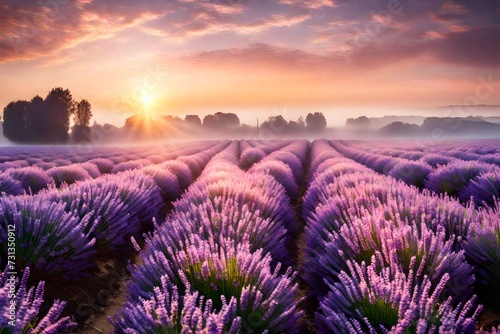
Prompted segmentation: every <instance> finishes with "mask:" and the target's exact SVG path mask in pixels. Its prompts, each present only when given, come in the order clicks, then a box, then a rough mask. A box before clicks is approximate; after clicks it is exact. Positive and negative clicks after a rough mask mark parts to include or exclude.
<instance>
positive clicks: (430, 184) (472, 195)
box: [331, 141, 500, 207]
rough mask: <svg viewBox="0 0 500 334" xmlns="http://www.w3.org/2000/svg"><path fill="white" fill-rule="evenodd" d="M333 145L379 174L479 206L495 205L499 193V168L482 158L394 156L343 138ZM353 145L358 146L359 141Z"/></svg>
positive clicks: (413, 154) (416, 154)
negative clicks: (414, 159)
mask: <svg viewBox="0 0 500 334" xmlns="http://www.w3.org/2000/svg"><path fill="white" fill-rule="evenodd" d="M331 144H332V146H333V147H335V148H336V149H337V150H339V151H340V152H341V153H342V154H344V155H345V156H347V157H349V158H352V159H354V160H355V161H357V162H360V163H362V164H364V165H366V166H367V167H369V168H372V169H373V170H375V171H377V172H379V173H382V174H385V175H390V176H392V177H394V178H396V179H398V180H401V181H403V182H405V183H406V184H408V185H413V186H416V187H419V188H421V189H423V188H427V189H429V190H432V191H434V192H436V193H441V194H448V195H450V196H453V197H457V198H459V199H460V200H461V201H462V202H464V203H465V202H468V201H469V200H471V199H472V200H473V201H474V203H475V204H476V205H477V206H480V205H483V204H484V205H486V206H489V207H494V206H495V205H496V201H497V199H498V198H499V196H500V168H499V167H498V166H497V165H496V164H491V163H486V162H482V161H480V160H479V159H478V160H471V159H466V160H460V159H458V158H456V157H453V158H448V157H447V156H446V155H437V154H435V153H433V154H429V155H427V154H425V153H422V152H420V153H415V152H411V151H410V152H406V153H407V155H405V154H399V155H398V157H394V156H391V155H381V154H378V153H373V151H374V150H369V146H368V145H367V144H366V145H367V148H361V149H359V148H353V147H348V146H347V145H346V143H345V142H341V141H332V143H331ZM349 144H352V143H349ZM354 146H357V147H359V146H360V144H359V143H358V144H354ZM361 146H363V145H361ZM367 150H368V151H367ZM377 152H380V150H377ZM382 152H383V151H382ZM392 155H397V154H396V153H393V154H392ZM455 155H456V156H460V155H459V154H455ZM466 155H467V154H465V153H464V154H462V156H466ZM469 155H470V153H469ZM404 156H407V157H413V158H418V160H417V161H413V160H408V159H405V158H403V157H404ZM476 156H478V154H476Z"/></svg>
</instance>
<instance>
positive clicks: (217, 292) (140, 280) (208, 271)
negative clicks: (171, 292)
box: [128, 242, 302, 333]
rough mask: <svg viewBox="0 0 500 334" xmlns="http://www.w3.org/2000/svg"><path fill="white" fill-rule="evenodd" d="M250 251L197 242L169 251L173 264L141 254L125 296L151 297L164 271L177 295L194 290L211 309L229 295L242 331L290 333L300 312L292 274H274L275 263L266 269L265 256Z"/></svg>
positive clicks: (157, 255) (158, 256) (154, 255)
mask: <svg viewBox="0 0 500 334" xmlns="http://www.w3.org/2000/svg"><path fill="white" fill-rule="evenodd" d="M219 247H220V248H219ZM249 249H250V247H249V245H248V244H239V245H237V246H236V245H234V244H233V246H226V247H224V245H222V246H221V245H215V244H212V245H210V244H209V243H206V242H201V243H199V244H198V245H191V246H189V247H187V248H186V250H185V251H184V250H182V251H175V250H174V253H172V254H171V255H173V257H174V261H172V262H169V261H167V260H166V258H165V254H164V253H163V252H161V251H155V252H154V253H153V252H148V253H149V256H147V257H145V256H143V257H142V258H143V265H141V266H140V267H138V268H137V269H136V270H135V271H134V273H133V284H132V286H131V287H130V288H129V293H130V295H129V298H128V300H129V301H131V302H137V301H139V300H140V299H139V298H138V297H140V296H142V298H147V299H149V298H151V296H152V295H153V293H154V287H155V286H156V287H160V286H162V282H161V278H162V276H163V275H167V277H168V281H169V282H171V283H172V284H173V285H176V286H178V287H179V294H180V295H185V294H189V293H195V292H198V293H199V294H200V296H203V297H204V298H205V299H210V300H211V301H212V305H213V310H217V311H219V310H222V309H223V308H224V304H225V302H224V301H225V300H227V299H231V298H234V299H235V300H236V301H237V304H236V305H237V308H236V310H235V311H236V312H234V313H232V314H231V318H232V320H233V321H234V320H236V317H240V318H241V322H242V327H243V328H245V329H247V330H246V331H248V330H251V331H253V332H257V333H262V332H263V331H264V330H268V331H269V332H287V333H288V332H295V331H296V323H297V321H298V319H299V318H300V316H301V315H302V312H298V311H297V310H296V308H297V303H298V302H299V301H300V300H299V301H296V298H295V297H296V292H297V288H298V285H297V284H293V279H294V277H295V275H296V273H292V271H291V269H290V270H287V272H286V273H285V274H283V275H278V271H279V267H278V268H276V270H275V271H274V272H273V271H271V269H270V268H271V267H270V263H271V261H272V259H271V256H270V255H264V254H263V252H262V250H259V251H257V252H255V253H251V252H250V250H249ZM148 253H146V254H148ZM225 323H228V322H225Z"/></svg>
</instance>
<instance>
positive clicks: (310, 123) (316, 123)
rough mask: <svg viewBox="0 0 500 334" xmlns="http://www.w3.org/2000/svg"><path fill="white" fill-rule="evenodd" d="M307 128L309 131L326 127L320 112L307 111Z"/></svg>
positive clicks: (322, 129)
mask: <svg viewBox="0 0 500 334" xmlns="http://www.w3.org/2000/svg"><path fill="white" fill-rule="evenodd" d="M306 124H307V129H308V130H309V131H311V132H322V131H324V130H325V129H326V118H325V116H324V115H323V113H321V112H315V113H314V114H311V113H309V114H308V115H307V117H306Z"/></svg>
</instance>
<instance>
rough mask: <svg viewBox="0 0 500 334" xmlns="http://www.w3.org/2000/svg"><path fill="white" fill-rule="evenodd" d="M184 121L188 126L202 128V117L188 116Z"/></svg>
mask: <svg viewBox="0 0 500 334" xmlns="http://www.w3.org/2000/svg"><path fill="white" fill-rule="evenodd" d="M184 121H185V122H186V124H190V125H194V126H200V125H201V119H200V116H198V115H186V117H185V118H184Z"/></svg>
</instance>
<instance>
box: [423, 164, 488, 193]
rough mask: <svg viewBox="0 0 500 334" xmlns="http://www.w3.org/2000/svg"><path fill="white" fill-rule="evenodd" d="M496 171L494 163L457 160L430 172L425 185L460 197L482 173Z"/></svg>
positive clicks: (436, 190) (438, 191) (433, 189)
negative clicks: (462, 191) (463, 190)
mask: <svg viewBox="0 0 500 334" xmlns="http://www.w3.org/2000/svg"><path fill="white" fill-rule="evenodd" d="M491 171H494V167H493V166H492V165H488V164H485V163H480V162H474V161H456V162H452V163H450V164H448V165H446V166H443V167H440V168H438V169H436V170H434V172H432V173H430V174H429V176H428V177H427V181H425V187H426V188H427V189H430V190H432V191H435V192H437V193H447V194H448V195H450V196H454V197H458V195H459V193H460V191H461V190H462V189H464V188H465V187H466V186H467V185H468V184H469V182H470V181H472V180H474V179H475V178H477V177H478V176H479V175H480V174H482V173H485V172H491Z"/></svg>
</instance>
